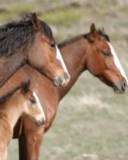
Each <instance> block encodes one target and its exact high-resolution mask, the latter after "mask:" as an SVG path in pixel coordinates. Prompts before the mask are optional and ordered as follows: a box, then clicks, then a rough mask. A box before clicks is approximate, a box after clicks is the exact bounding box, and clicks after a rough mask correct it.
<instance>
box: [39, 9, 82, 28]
mask: <svg viewBox="0 0 128 160" xmlns="http://www.w3.org/2000/svg"><path fill="white" fill-rule="evenodd" d="M82 11H83V10H81V9H80V8H75V7H72V8H69V7H67V8H64V9H60V10H59V11H58V10H56V11H52V12H48V13H47V14H44V15H43V16H42V19H44V20H45V21H46V22H48V23H49V24H52V25H62V26H66V27H67V26H68V27H69V26H71V25H73V24H74V23H75V22H76V21H77V20H79V19H80V18H81V16H82Z"/></svg>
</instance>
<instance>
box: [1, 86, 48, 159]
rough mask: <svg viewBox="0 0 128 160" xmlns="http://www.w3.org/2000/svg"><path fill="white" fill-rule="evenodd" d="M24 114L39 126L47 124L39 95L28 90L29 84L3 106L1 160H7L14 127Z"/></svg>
mask: <svg viewBox="0 0 128 160" xmlns="http://www.w3.org/2000/svg"><path fill="white" fill-rule="evenodd" d="M23 114H24V115H27V117H29V118H30V119H31V120H32V121H33V122H35V124H36V125H37V126H41V125H42V124H44V122H45V115H44V111H43V107H42V105H41V103H40V100H39V98H38V95H37V93H36V92H34V91H30V90H29V89H28V84H24V85H22V86H20V87H18V88H17V89H16V90H15V92H14V94H12V95H11V96H10V97H8V98H7V101H5V102H4V103H3V104H1V110H0V160H7V147H8V144H9V142H10V140H11V139H12V136H13V129H14V126H15V124H16V122H17V121H18V119H19V118H20V117H21V115H23Z"/></svg>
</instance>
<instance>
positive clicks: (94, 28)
mask: <svg viewBox="0 0 128 160" xmlns="http://www.w3.org/2000/svg"><path fill="white" fill-rule="evenodd" d="M95 32H96V26H95V24H94V23H92V24H91V26H90V33H95Z"/></svg>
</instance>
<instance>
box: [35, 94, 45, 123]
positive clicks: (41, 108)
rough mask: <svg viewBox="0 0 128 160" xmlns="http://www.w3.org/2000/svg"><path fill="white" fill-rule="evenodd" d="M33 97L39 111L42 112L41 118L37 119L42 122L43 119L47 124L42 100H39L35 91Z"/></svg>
mask: <svg viewBox="0 0 128 160" xmlns="http://www.w3.org/2000/svg"><path fill="white" fill-rule="evenodd" d="M33 97H34V98H35V101H36V104H37V107H38V108H39V110H40V114H39V116H38V117H37V119H38V120H40V119H41V118H43V120H44V122H45V121H46V116H45V113H44V110H43V106H42V105H41V102H40V99H39V97H38V96H37V94H36V92H34V91H33Z"/></svg>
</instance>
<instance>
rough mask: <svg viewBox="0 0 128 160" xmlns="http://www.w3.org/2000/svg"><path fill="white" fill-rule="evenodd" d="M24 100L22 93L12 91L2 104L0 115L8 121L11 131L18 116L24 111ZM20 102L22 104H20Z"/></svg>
mask: <svg viewBox="0 0 128 160" xmlns="http://www.w3.org/2000/svg"><path fill="white" fill-rule="evenodd" d="M25 103H26V101H25V99H24V97H23V95H22V94H20V93H18V94H17V93H14V95H12V97H10V98H9V99H8V100H7V101H6V102H5V103H4V104H3V106H2V111H0V115H1V116H2V115H3V116H4V119H3V120H4V121H5V122H6V123H8V125H9V126H10V129H11V131H12V130H13V128H14V126H15V124H16V122H17V121H18V119H19V117H20V116H21V115H22V114H23V112H24V105H25ZM21 104H22V105H21Z"/></svg>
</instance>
